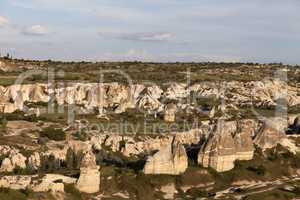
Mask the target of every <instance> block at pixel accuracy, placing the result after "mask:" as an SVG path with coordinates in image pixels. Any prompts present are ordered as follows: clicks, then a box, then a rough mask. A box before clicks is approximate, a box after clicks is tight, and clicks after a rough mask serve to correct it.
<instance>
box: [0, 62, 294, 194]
mask: <svg viewBox="0 0 300 200" xmlns="http://www.w3.org/2000/svg"><path fill="white" fill-rule="evenodd" d="M299 85H300V68H299V66H287V65H283V64H257V63H141V62H123V63H122V62H120V63H117V62H115V63H113V62H112V63H108V62H100V63H90V62H81V63H79V62H78V63H76V62H53V61H26V60H17V59H15V60H13V59H7V58H5V59H4V58H1V59H0V119H1V121H0V122H1V124H0V138H1V140H0V187H1V189H0V199H95V200H97V199H137V200H139V199H149V200H152V199H245V200H251V199H259V198H261V199H284V200H285V199H297V198H299V197H300V154H299V153H300V146H299V145H300V140H299V134H300V88H299Z"/></svg>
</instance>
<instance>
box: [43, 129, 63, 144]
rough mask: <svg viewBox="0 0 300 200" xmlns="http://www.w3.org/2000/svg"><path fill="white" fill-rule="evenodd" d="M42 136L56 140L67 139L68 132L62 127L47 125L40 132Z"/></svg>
mask: <svg viewBox="0 0 300 200" xmlns="http://www.w3.org/2000/svg"><path fill="white" fill-rule="evenodd" d="M40 137H46V138H48V139H50V140H55V141H63V140H65V139H66V133H65V132H64V131H63V130H62V129H60V128H54V127H47V128H45V129H44V130H42V131H41V132H40Z"/></svg>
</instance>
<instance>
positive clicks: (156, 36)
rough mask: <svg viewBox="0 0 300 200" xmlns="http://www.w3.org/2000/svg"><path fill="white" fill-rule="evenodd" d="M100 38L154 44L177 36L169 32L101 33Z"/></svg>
mask: <svg viewBox="0 0 300 200" xmlns="http://www.w3.org/2000/svg"><path fill="white" fill-rule="evenodd" d="M99 34H100V36H102V37H105V38H113V39H119V40H136V41H152V42H162V41H170V40H172V39H173V38H175V36H174V35H173V34H172V33H169V32H153V33H150V32H149V33H124V32H123V33H122V32H107V31H100V32H99Z"/></svg>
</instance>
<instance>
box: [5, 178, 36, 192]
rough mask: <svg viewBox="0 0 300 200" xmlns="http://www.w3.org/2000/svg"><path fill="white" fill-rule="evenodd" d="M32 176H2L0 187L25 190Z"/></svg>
mask: <svg viewBox="0 0 300 200" xmlns="http://www.w3.org/2000/svg"><path fill="white" fill-rule="evenodd" d="M31 180H32V176H3V177H1V178H0V188H10V189H13V190H21V189H23V190H25V189H26V188H28V187H29V186H30V183H31Z"/></svg>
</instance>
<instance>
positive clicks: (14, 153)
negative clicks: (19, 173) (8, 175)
mask: <svg viewBox="0 0 300 200" xmlns="http://www.w3.org/2000/svg"><path fill="white" fill-rule="evenodd" d="M26 160H27V158H26V157H24V156H23V155H22V154H21V153H19V151H18V150H11V151H10V152H9V155H8V157H7V158H5V159H4V160H3V161H2V164H1V168H0V172H12V171H13V170H14V169H16V168H21V169H24V168H26Z"/></svg>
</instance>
